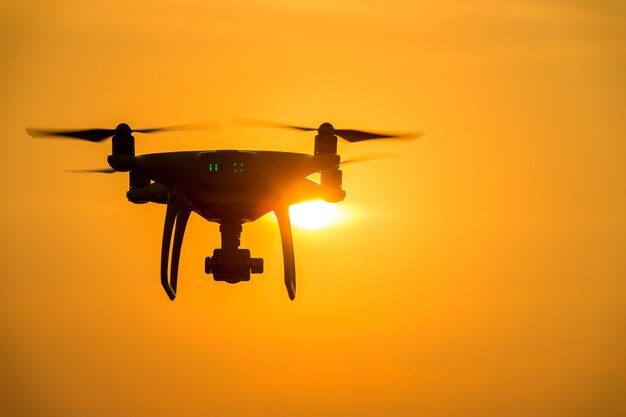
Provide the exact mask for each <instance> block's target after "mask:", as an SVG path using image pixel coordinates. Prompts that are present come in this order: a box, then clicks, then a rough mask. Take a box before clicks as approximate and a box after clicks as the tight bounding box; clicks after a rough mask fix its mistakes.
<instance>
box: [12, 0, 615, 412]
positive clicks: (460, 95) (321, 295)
mask: <svg viewBox="0 0 626 417" xmlns="http://www.w3.org/2000/svg"><path fill="white" fill-rule="evenodd" d="M4 3H5V4H2V5H1V6H0V35H1V36H0V53H1V54H2V65H0V87H1V91H2V102H3V107H2V112H0V120H1V123H0V130H1V133H2V140H1V142H0V144H1V145H0V146H1V148H0V158H1V159H0V160H1V170H2V172H1V175H0V181H1V183H0V184H1V186H2V192H3V200H2V203H3V204H2V205H0V213H1V215H2V233H1V234H0V236H1V237H0V244H1V249H2V252H1V255H0V271H2V273H1V274H0V275H1V277H2V278H1V281H0V282H1V284H2V292H1V295H0V332H1V337H2V343H1V352H0V366H1V369H2V371H1V372H0V388H1V389H0V407H1V408H0V413H1V414H2V415H6V416H66V417H67V416H87V415H88V416H111V415H120V416H126V415H128V416H136V415H150V416H173V415H176V416H190V417H191V416H202V415H216V416H225V417H226V416H252V415H254V416H295V415H299V416H320V415H324V416H382V415H389V416H415V415H422V416H481V417H482V416H588V415H596V416H621V415H625V414H626V400H625V397H624V392H626V332H625V331H624V330H625V328H626V327H625V325H626V319H625V317H626V307H625V305H624V301H623V300H624V295H625V293H626V291H625V290H626V284H625V278H626V260H625V257H624V255H625V249H626V218H625V215H624V213H626V164H625V162H626V161H625V156H626V144H625V140H624V138H626V122H625V121H624V109H625V108H626V94H625V93H626V79H625V74H626V29H625V27H626V26H625V25H624V22H625V21H626V20H625V18H626V8H625V7H624V4H623V3H619V2H608V1H577V2H568V1H560V0H554V1H534V0H527V1H517V2H495V1H488V0H485V1H448V2H443V3H441V4H439V3H436V2H423V1H397V0H392V1H385V2H382V1H373V0H372V1H357V0H352V1H341V0H336V1H299V2H281V1H260V0H258V1H256V0H234V1H193V0H183V1H165V0H162V1H132V0H125V1H107V2H105V1H100V0H95V1H89V2H84V1H70V0H59V1H53V2H50V1H48V2H46V1H22V2H4ZM233 116H246V117H253V118H260V119H266V120H275V121H278V122H285V123H293V124H299V125H314V126H315V125H317V124H319V123H322V122H324V121H329V122H331V123H333V124H334V125H335V126H336V127H340V128H354V129H370V130H374V131H376V130H383V131H385V130H390V131H413V130H421V131H424V132H425V135H424V136H423V137H422V138H421V139H419V140H418V141H415V142H412V143H408V144H407V143H394V142H388V143H358V144H347V143H345V142H344V143H340V145H339V146H340V149H339V151H340V154H341V155H342V157H344V158H351V157H357V156H358V155H361V154H366V153H370V152H373V153H391V154H398V155H399V157H397V158H391V159H385V160H378V161H371V162H368V163H361V164H353V165H348V166H346V167H345V170H344V171H345V172H344V188H345V189H346V191H347V198H346V200H345V202H343V203H341V205H340V207H341V210H342V213H343V215H342V218H341V221H339V222H337V223H334V224H332V225H330V226H328V227H326V228H323V229H319V230H314V231H306V230H296V231H295V235H294V239H295V246H296V260H297V272H298V296H297V298H296V300H295V301H294V302H290V301H289V300H288V298H287V295H286V291H285V289H284V286H283V283H282V263H281V259H282V257H281V251H280V238H279V233H278V227H277V225H276V224H275V223H273V222H272V221H271V219H268V218H264V219H261V220H259V221H258V222H255V223H253V224H248V225H245V226H244V233H243V235H242V247H246V248H250V249H251V251H252V254H253V256H258V257H263V258H264V259H265V264H266V268H265V273H264V274H263V275H260V276H253V279H252V281H251V282H249V283H241V284H238V285H234V286H233V285H228V284H225V283H221V282H215V281H213V279H212V278H211V277H210V276H207V275H205V274H204V257H205V256H209V255H211V253H212V250H213V248H214V247H216V245H218V244H219V233H218V229H217V225H215V224H210V223H207V222H204V221H202V220H201V219H200V218H199V217H198V216H192V218H191V219H190V223H189V227H188V232H187V236H186V240H185V243H184V246H183V253H182V259H181V268H180V281H179V292H178V298H177V299H176V301H175V302H170V301H169V300H168V299H167V297H166V295H165V294H164V293H163V291H162V289H161V286H160V284H159V269H158V268H159V256H160V244H161V243H160V240H161V233H162V227H163V218H164V213H165V210H164V207H163V206H157V205H144V206H135V205H132V204H130V203H128V202H127V201H126V198H125V191H126V187H127V184H128V179H127V177H126V176H125V175H123V174H115V175H78V174H71V173H67V172H65V170H71V169H86V168H100V167H106V156H107V155H108V154H109V153H110V142H106V143H103V144H91V143H82V142H78V141H70V140H47V139H46V140H43V139H38V140H35V139H32V138H30V137H28V136H27V135H26V133H25V130H24V129H25V127H27V126H31V127H59V128H89V127H115V126H116V125H117V124H118V123H120V122H126V123H129V124H130V125H131V126H133V127H137V128H144V127H154V126H163V125H165V126H167V125H173V124H184V123H196V122H208V121H218V122H220V123H221V129H220V130H217V131H210V132H188V133H183V132H175V133H167V134H159V135H152V136H140V135H137V153H151V152H163V151H174V150H191V149H215V148H226V149H272V150H284V151H293V152H311V151H312V149H313V138H312V135H309V134H306V133H299V132H291V131H281V130H273V129H266V128H252V127H240V126H232V125H229V123H228V122H229V120H231V118H232V117H233Z"/></svg>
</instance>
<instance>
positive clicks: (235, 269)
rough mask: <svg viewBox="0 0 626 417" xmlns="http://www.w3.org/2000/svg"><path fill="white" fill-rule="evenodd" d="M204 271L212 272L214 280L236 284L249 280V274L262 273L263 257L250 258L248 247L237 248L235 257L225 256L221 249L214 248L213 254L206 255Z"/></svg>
mask: <svg viewBox="0 0 626 417" xmlns="http://www.w3.org/2000/svg"><path fill="white" fill-rule="evenodd" d="M204 271H205V272H206V273H207V274H213V279H214V280H215V281H225V282H228V283H229V284H236V283H238V282H241V281H250V274H251V273H252V274H262V273H263V259H262V258H251V257H250V250H249V249H238V250H237V253H236V257H230V258H229V257H227V256H225V254H224V251H223V249H214V250H213V256H207V257H206V259H205V262H204Z"/></svg>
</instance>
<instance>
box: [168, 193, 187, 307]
mask: <svg viewBox="0 0 626 417" xmlns="http://www.w3.org/2000/svg"><path fill="white" fill-rule="evenodd" d="M180 198H181V197H179V196H175V195H174V194H171V195H170V199H169V201H168V203H167V211H166V213H165V224H164V227H163V242H162V245H161V285H163V289H165V292H166V293H167V296H168V297H169V298H170V300H174V298H176V287H177V284H178V264H179V260H180V251H181V248H182V244H183V236H184V234H185V228H186V226H187V220H188V219H189V214H190V213H191V211H190V210H189V207H187V205H186V204H184V202H182V201H181V200H180ZM174 224H176V230H175V231H174V242H173V247H172V257H171V269H170V274H169V276H168V273H167V272H168V271H167V269H168V266H169V264H170V245H171V244H172V231H173V230H174Z"/></svg>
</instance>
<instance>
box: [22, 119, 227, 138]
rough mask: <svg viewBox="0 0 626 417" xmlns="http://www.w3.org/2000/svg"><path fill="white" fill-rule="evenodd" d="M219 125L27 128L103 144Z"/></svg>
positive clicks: (35, 132) (32, 132)
mask: <svg viewBox="0 0 626 417" xmlns="http://www.w3.org/2000/svg"><path fill="white" fill-rule="evenodd" d="M217 128H218V124H217V123H197V124H187V125H177V126H166V127H156V128H150V129H131V128H130V127H129V126H128V125H126V124H124V123H122V124H120V125H119V126H118V127H116V128H115V129H85V130H56V129H31V128H26V133H28V134H29V135H30V136H31V137H34V138H37V137H43V136H59V137H66V138H72V139H81V140H86V141H89V142H102V141H103V140H105V139H107V138H110V137H111V136H113V135H115V134H117V133H132V132H137V133H157V132H169V131H175V130H212V129H217Z"/></svg>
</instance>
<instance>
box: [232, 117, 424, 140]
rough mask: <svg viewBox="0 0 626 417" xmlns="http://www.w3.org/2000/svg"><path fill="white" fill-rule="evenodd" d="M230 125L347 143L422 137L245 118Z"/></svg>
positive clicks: (420, 134) (412, 134) (415, 134)
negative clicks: (294, 132) (334, 138)
mask: <svg viewBox="0 0 626 417" xmlns="http://www.w3.org/2000/svg"><path fill="white" fill-rule="evenodd" d="M231 123H232V124H234V125H238V126H258V127H278V128H283V129H295V130H301V131H305V132H313V131H317V132H318V133H331V134H334V135H337V136H339V137H340V138H343V139H345V140H347V141H348V142H361V141H364V140H373V139H396V140H414V139H417V138H419V137H420V136H422V135H423V133H422V132H411V133H374V132H365V131H362V130H354V129H335V128H334V127H333V126H332V125H331V124H330V123H324V124H322V125H321V126H320V127H319V128H316V127H303V126H295V125H288V124H284V123H276V122H269V121H266V120H258V119H249V118H246V117H235V118H234V119H233V120H232V121H231Z"/></svg>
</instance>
